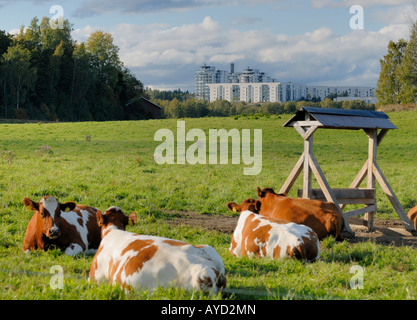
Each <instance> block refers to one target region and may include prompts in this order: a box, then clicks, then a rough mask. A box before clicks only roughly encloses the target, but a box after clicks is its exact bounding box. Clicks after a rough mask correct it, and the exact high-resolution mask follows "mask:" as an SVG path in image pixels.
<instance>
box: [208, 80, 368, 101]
mask: <svg viewBox="0 0 417 320" xmlns="http://www.w3.org/2000/svg"><path fill="white" fill-rule="evenodd" d="M207 86H208V87H209V99H210V100H209V101H210V102H213V101H216V100H227V101H230V102H238V101H244V102H287V101H298V100H301V99H313V98H316V99H320V100H324V99H325V98H326V97H328V96H329V95H330V94H332V93H333V94H337V95H339V96H341V95H345V96H347V97H353V98H354V97H357V98H360V99H361V100H363V98H371V97H375V88H372V87H347V86H343V87H342V86H340V87H339V86H307V85H304V84H299V83H293V82H262V83H214V84H208V85H207ZM368 100H369V101H373V99H368ZM368 100H366V101H368Z"/></svg>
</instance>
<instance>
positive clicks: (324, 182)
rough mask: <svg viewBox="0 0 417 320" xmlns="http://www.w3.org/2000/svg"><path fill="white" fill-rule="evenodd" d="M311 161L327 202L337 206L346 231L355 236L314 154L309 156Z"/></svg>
mask: <svg viewBox="0 0 417 320" xmlns="http://www.w3.org/2000/svg"><path fill="white" fill-rule="evenodd" d="M309 160H310V166H311V170H312V171H313V173H314V176H315V177H316V180H317V182H318V183H319V185H320V188H321V190H322V191H323V193H324V196H325V197H326V199H327V201H329V202H333V203H334V204H335V205H336V207H337V208H338V210H339V212H340V214H341V215H342V217H343V220H344V221H345V230H346V231H347V232H349V233H350V234H352V235H353V234H354V233H353V231H352V229H351V228H350V225H349V222H348V221H347V218H346V217H345V216H344V215H343V211H342V209H341V208H340V205H339V202H338V201H337V199H336V197H335V195H334V193H333V191H332V189H331V188H330V185H329V183H328V182H327V180H326V177H325V176H324V174H323V171H322V170H321V168H320V166H319V164H318V162H317V160H316V158H315V157H314V154H313V153H311V154H310V155H309Z"/></svg>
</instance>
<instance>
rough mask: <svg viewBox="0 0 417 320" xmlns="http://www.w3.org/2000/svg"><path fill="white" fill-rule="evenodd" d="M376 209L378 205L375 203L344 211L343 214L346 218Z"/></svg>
mask: <svg viewBox="0 0 417 320" xmlns="http://www.w3.org/2000/svg"><path fill="white" fill-rule="evenodd" d="M375 211H376V205H375V204H373V205H370V206H366V207H363V208H361V209H357V210H353V211H348V212H345V213H343V216H344V217H345V218H352V217H355V216H359V215H362V214H366V213H367V212H375Z"/></svg>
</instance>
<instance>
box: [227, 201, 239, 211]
mask: <svg viewBox="0 0 417 320" xmlns="http://www.w3.org/2000/svg"><path fill="white" fill-rule="evenodd" d="M237 206H238V204H237V203H235V202H229V203H228V204H227V207H228V208H229V210H230V211H233V212H235V213H236V212H237V209H236V207H237Z"/></svg>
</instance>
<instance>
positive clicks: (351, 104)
mask: <svg viewBox="0 0 417 320" xmlns="http://www.w3.org/2000/svg"><path fill="white" fill-rule="evenodd" d="M153 102H154V103H156V104H158V105H159V106H161V107H162V109H163V117H164V118H201V117H229V116H239V115H254V114H265V115H280V114H285V113H287V114H292V113H294V112H296V111H297V110H298V109H300V108H301V107H320V108H342V109H362V110H375V104H372V103H370V104H367V103H365V102H364V101H361V100H350V101H349V100H347V101H333V100H332V99H330V98H325V99H324V100H323V101H320V102H314V101H287V102H284V103H280V102H264V103H247V102H229V101H227V100H217V101H214V102H208V101H205V100H200V99H196V98H190V99H187V100H183V101H181V100H179V99H177V98H174V99H173V100H160V99H153Z"/></svg>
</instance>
